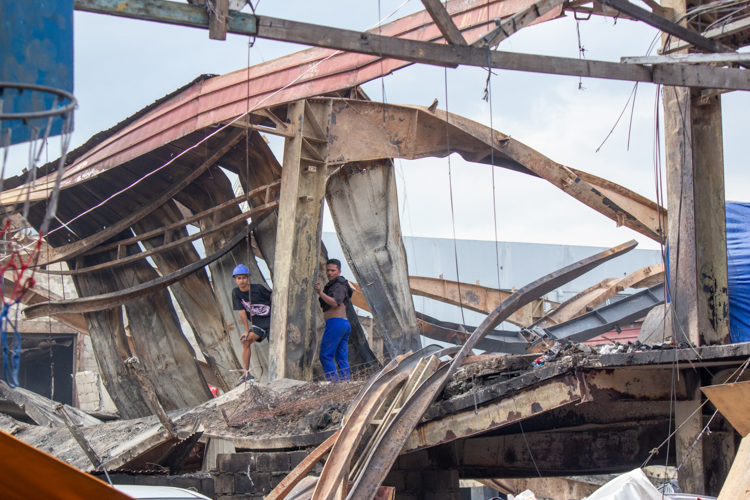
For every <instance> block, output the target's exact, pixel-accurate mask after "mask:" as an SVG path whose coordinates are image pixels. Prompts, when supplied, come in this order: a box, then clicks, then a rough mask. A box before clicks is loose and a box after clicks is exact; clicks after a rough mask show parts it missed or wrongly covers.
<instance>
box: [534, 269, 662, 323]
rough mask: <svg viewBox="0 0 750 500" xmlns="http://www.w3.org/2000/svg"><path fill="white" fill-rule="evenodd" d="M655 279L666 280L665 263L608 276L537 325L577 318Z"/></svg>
mask: <svg viewBox="0 0 750 500" xmlns="http://www.w3.org/2000/svg"><path fill="white" fill-rule="evenodd" d="M654 280H656V281H657V282H660V281H664V265H663V264H658V265H655V266H646V267H644V268H641V269H639V270H637V271H635V272H633V273H631V274H629V275H627V276H625V277H624V278H607V279H605V280H602V281H601V282H599V283H597V284H596V285H594V286H592V287H589V288H587V289H586V290H584V291H582V292H581V293H578V294H576V295H575V296H573V297H571V298H570V299H568V300H566V301H565V302H563V303H562V304H560V305H559V306H558V307H557V308H556V309H554V310H552V311H550V312H549V313H547V314H546V315H545V316H544V317H543V318H541V319H540V320H539V321H538V322H537V323H536V326H540V327H542V328H547V327H548V326H552V325H557V324H559V323H564V322H566V321H568V320H571V319H574V318H577V317H578V316H581V315H582V314H586V313H587V312H589V311H591V310H593V309H594V308H595V307H596V306H598V305H600V304H603V303H604V302H605V301H607V300H609V299H611V298H612V297H614V296H615V295H617V294H618V293H620V292H622V291H623V290H625V289H627V288H641V287H642V286H644V285H643V284H644V283H651V282H652V281H654ZM646 286H648V285H646ZM526 326H528V325H526Z"/></svg>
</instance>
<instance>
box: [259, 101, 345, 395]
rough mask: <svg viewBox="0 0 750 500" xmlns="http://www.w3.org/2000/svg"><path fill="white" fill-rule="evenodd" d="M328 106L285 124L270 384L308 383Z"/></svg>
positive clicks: (296, 111) (309, 104) (303, 109)
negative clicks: (291, 133) (288, 132)
mask: <svg viewBox="0 0 750 500" xmlns="http://www.w3.org/2000/svg"><path fill="white" fill-rule="evenodd" d="M330 116H331V100H330V99H316V100H309V101H297V102H295V103H292V104H290V105H289V111H288V113H287V120H288V121H289V122H290V128H291V130H293V131H294V133H295V135H294V137H290V138H287V139H286V143H285V145H284V163H283V165H284V166H283V168H282V172H281V193H280V198H279V218H278V226H277V231H276V248H275V252H274V253H275V258H274V266H273V273H274V276H273V308H272V312H271V331H272V332H273V335H272V336H271V339H270V342H271V344H270V358H271V359H270V378H271V380H276V379H280V378H292V379H297V380H309V379H311V378H312V364H313V358H314V356H315V339H316V335H315V328H316V312H315V311H316V308H317V307H318V303H317V302H318V301H317V294H315V291H314V290H313V285H314V284H315V282H316V281H317V280H318V279H319V277H318V259H319V254H320V233H321V229H322V221H323V219H322V215H323V198H324V196H325V183H326V168H327V161H328V148H327V141H328V130H329V128H330Z"/></svg>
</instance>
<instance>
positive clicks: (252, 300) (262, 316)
mask: <svg viewBox="0 0 750 500" xmlns="http://www.w3.org/2000/svg"><path fill="white" fill-rule="evenodd" d="M232 309H234V310H235V311H245V313H249V314H248V321H249V319H250V316H252V319H253V325H255V326H257V327H259V328H262V329H263V330H265V331H266V332H268V330H270V328H271V290H269V289H268V288H266V287H264V286H263V285H250V290H249V291H247V292H243V291H242V290H240V289H239V287H237V288H235V289H234V290H232Z"/></svg>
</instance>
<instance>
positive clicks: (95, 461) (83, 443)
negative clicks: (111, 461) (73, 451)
mask: <svg viewBox="0 0 750 500" xmlns="http://www.w3.org/2000/svg"><path fill="white" fill-rule="evenodd" d="M55 411H56V412H57V414H58V415H60V417H62V419H63V422H64V423H65V426H66V427H67V428H68V430H69V431H70V433H71V434H72V435H73V439H75V440H76V442H77V443H78V446H80V447H81V449H82V450H83V453H85V454H86V457H88V459H89V460H90V461H91V465H93V466H94V469H98V468H99V466H100V465H101V464H102V460H101V458H99V455H97V454H96V452H95V451H94V449H93V448H92V447H91V444H90V443H89V442H88V441H87V440H86V438H85V437H84V436H83V433H82V432H81V431H80V430H79V429H78V426H77V425H76V424H74V423H73V421H72V420H70V416H69V415H68V412H67V411H65V406H63V404H62V403H57V404H56V405H55Z"/></svg>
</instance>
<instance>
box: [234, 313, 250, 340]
mask: <svg viewBox="0 0 750 500" xmlns="http://www.w3.org/2000/svg"><path fill="white" fill-rule="evenodd" d="M237 315H238V316H239V317H240V321H241V322H242V325H243V326H244V327H245V333H243V334H242V335H240V340H245V336H246V335H247V334H248V333H250V327H249V326H248V324H247V312H245V310H244V309H242V310H240V311H237Z"/></svg>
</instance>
